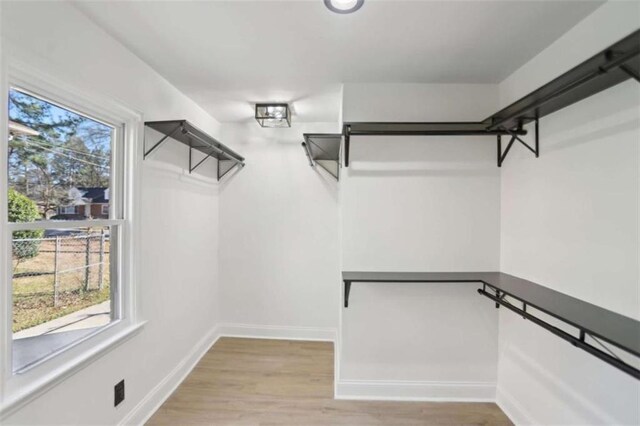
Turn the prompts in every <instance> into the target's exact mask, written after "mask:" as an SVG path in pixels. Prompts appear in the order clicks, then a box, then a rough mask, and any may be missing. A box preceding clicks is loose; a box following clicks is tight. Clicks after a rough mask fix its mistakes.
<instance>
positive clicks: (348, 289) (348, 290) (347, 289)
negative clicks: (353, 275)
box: [344, 281, 351, 308]
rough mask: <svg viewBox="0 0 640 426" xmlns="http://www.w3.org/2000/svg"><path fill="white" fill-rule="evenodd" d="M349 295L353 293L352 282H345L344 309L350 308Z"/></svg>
mask: <svg viewBox="0 0 640 426" xmlns="http://www.w3.org/2000/svg"><path fill="white" fill-rule="evenodd" d="M349 293H351V281H345V282H344V307H345V308H348V307H349Z"/></svg>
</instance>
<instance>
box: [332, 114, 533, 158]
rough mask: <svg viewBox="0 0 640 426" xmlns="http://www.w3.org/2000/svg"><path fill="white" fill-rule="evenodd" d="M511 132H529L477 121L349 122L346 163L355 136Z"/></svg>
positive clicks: (346, 125) (523, 133)
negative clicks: (495, 126)
mask: <svg viewBox="0 0 640 426" xmlns="http://www.w3.org/2000/svg"><path fill="white" fill-rule="evenodd" d="M510 133H513V134H516V135H519V136H522V135H526V134H527V132H526V131H525V130H522V129H516V130H513V131H511V132H509V131H508V130H504V129H496V130H488V129H487V128H486V126H485V125H484V124H482V123H477V122H469V121H467V122H465V121H461V122H453V121H452V122H424V123H392V122H348V123H344V124H343V128H342V135H343V136H344V165H345V167H349V151H350V149H349V148H350V145H351V138H352V137H353V136H495V135H498V136H501V135H502V136H504V135H507V136H508V135H509V134H510Z"/></svg>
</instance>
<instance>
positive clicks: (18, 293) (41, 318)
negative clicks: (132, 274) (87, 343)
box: [12, 238, 110, 333]
mask: <svg viewBox="0 0 640 426" xmlns="http://www.w3.org/2000/svg"><path fill="white" fill-rule="evenodd" d="M63 241H64V243H63V244H61V245H60V250H59V252H58V271H59V273H58V303H57V305H54V274H53V270H54V259H55V241H54V240H45V241H43V242H42V243H41V244H40V251H39V253H38V255H37V256H35V257H33V258H31V259H24V260H21V261H20V262H18V261H17V260H15V259H14V262H13V266H14V269H13V276H14V278H13V283H12V285H13V326H12V329H13V332H14V333H15V332H18V331H20V330H24V329H27V328H30V327H33V326H36V325H39V324H42V323H45V322H47V321H51V320H53V319H55V318H58V317H61V316H64V315H67V314H70V313H73V312H76V311H78V310H80V309H84V308H86V307H89V306H93V305H96V304H98V303H101V302H104V301H105V300H109V297H110V288H109V243H108V241H107V242H106V244H105V247H104V250H105V255H104V258H103V260H104V265H103V268H102V277H103V278H102V289H99V275H100V274H99V266H98V265H94V264H98V263H99V262H100V255H99V241H98V240H95V241H94V240H92V241H91V242H90V246H89V264H90V265H94V266H90V267H89V268H88V270H89V283H88V284H89V285H88V286H87V287H85V280H86V275H85V274H86V270H87V268H84V266H85V265H86V264H87V263H86V262H87V259H86V240H82V239H72V238H69V239H64V240H63Z"/></svg>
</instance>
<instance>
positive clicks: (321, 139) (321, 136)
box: [302, 133, 342, 180]
mask: <svg viewBox="0 0 640 426" xmlns="http://www.w3.org/2000/svg"><path fill="white" fill-rule="evenodd" d="M303 136H304V142H303V143H302V146H303V148H304V150H305V152H306V154H307V157H308V158H309V164H310V165H311V167H314V166H315V165H316V164H317V165H319V166H320V167H322V168H323V169H325V170H326V171H327V172H328V173H329V174H330V175H331V176H333V177H334V178H336V180H340V145H341V143H342V135H341V134H340V133H305V134H304V135H303Z"/></svg>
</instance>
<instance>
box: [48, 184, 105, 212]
mask: <svg viewBox="0 0 640 426" xmlns="http://www.w3.org/2000/svg"><path fill="white" fill-rule="evenodd" d="M69 198H70V199H71V201H70V202H69V204H67V205H64V206H60V207H58V214H57V215H56V217H55V218H56V219H84V218H93V219H108V218H109V188H101V187H92V188H85V187H79V188H71V189H70V190H69Z"/></svg>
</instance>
